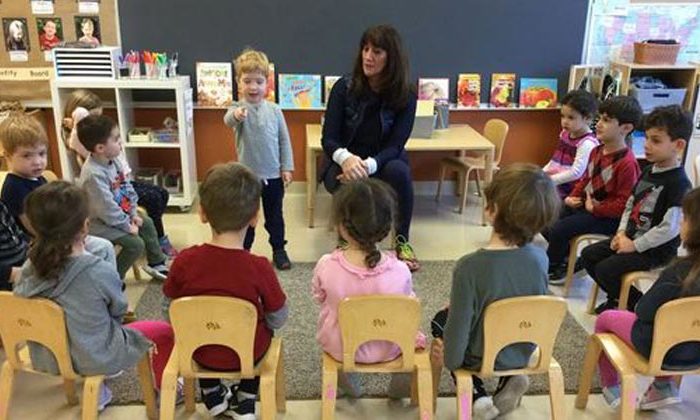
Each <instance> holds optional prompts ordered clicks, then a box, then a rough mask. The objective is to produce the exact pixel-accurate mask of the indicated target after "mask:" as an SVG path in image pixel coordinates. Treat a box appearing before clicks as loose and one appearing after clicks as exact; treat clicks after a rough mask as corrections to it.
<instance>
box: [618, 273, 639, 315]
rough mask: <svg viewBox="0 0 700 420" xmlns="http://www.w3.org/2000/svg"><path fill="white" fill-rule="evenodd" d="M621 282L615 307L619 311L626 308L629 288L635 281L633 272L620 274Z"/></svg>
mask: <svg viewBox="0 0 700 420" xmlns="http://www.w3.org/2000/svg"><path fill="white" fill-rule="evenodd" d="M621 281H622V284H621V285H620V297H619V298H618V302H619V303H618V305H617V309H619V310H621V311H626V310H627V302H628V301H629V298H630V289H631V288H632V283H634V282H635V277H634V273H627V274H625V275H624V276H622V280H621Z"/></svg>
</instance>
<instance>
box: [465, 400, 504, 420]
mask: <svg viewBox="0 0 700 420" xmlns="http://www.w3.org/2000/svg"><path fill="white" fill-rule="evenodd" d="M498 414H499V412H498V408H496V406H495V405H493V399H492V398H491V397H481V398H479V399H478V400H476V401H474V405H473V406H472V416H473V417H474V420H493V419H495V418H496V417H498Z"/></svg>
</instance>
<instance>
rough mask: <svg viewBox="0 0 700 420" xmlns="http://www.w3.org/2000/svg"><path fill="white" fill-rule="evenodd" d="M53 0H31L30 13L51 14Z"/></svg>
mask: <svg viewBox="0 0 700 420" xmlns="http://www.w3.org/2000/svg"><path fill="white" fill-rule="evenodd" d="M53 2H54V0H31V4H32V13H33V14H35V15H52V14H53Z"/></svg>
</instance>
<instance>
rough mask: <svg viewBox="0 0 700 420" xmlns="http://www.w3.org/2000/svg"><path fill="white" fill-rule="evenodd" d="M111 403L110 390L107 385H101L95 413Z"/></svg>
mask: <svg viewBox="0 0 700 420" xmlns="http://www.w3.org/2000/svg"><path fill="white" fill-rule="evenodd" d="M111 402H112V390H111V389H109V387H108V386H107V385H105V384H104V382H103V383H102V386H100V396H99V398H98V400H97V412H98V413H99V412H101V411H103V410H104V409H105V407H107V405H109V403H111Z"/></svg>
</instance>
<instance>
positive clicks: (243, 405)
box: [225, 395, 255, 420]
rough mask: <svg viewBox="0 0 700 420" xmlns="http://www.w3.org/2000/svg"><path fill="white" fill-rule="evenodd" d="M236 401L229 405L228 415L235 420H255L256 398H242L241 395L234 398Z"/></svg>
mask: <svg viewBox="0 0 700 420" xmlns="http://www.w3.org/2000/svg"><path fill="white" fill-rule="evenodd" d="M234 399H235V400H236V402H235V403H234V404H230V405H229V409H228V410H227V411H226V413H225V414H226V415H227V416H229V417H231V418H232V419H234V420H255V398H242V397H241V396H240V395H239V396H237V397H234V398H232V399H231V400H234Z"/></svg>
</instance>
